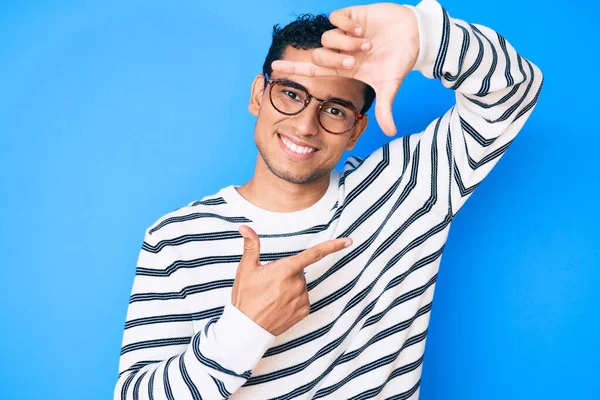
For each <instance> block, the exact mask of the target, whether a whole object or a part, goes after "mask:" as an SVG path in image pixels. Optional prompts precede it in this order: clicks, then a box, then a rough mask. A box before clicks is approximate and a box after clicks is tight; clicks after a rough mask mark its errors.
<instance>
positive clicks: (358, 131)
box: [346, 114, 369, 151]
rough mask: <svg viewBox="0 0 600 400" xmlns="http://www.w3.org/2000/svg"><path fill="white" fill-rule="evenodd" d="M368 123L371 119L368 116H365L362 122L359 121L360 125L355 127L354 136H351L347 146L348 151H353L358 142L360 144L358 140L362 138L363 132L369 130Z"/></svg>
mask: <svg viewBox="0 0 600 400" xmlns="http://www.w3.org/2000/svg"><path fill="white" fill-rule="evenodd" d="M368 122H369V117H368V116H367V114H365V115H363V117H362V119H361V120H360V121H358V123H357V124H356V126H355V127H354V130H353V132H352V136H350V139H348V144H346V151H348V150H352V149H353V148H354V146H355V145H356V142H358V138H360V136H361V135H362V134H363V132H364V131H365V129H366V128H367V123H368Z"/></svg>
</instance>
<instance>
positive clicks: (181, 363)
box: [179, 354, 202, 400]
mask: <svg viewBox="0 0 600 400" xmlns="http://www.w3.org/2000/svg"><path fill="white" fill-rule="evenodd" d="M183 357H184V355H183V354H182V355H180V356H179V372H181V377H182V378H183V381H184V382H185V384H186V386H187V388H188V389H189V390H190V394H191V395H192V399H194V400H202V396H200V391H198V388H197V387H196V385H195V384H194V382H193V381H192V378H190V375H189V374H188V372H187V369H186V368H185V363H184V360H183Z"/></svg>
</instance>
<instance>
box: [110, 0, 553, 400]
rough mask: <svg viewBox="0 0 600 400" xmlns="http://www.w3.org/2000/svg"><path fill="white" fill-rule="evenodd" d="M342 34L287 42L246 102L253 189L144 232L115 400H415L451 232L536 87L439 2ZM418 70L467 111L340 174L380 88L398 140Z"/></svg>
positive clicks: (275, 50)
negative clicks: (399, 108)
mask: <svg viewBox="0 0 600 400" xmlns="http://www.w3.org/2000/svg"><path fill="white" fill-rule="evenodd" d="M330 21H331V23H332V24H333V25H330V24H329V23H328V22H327V20H326V19H324V18H322V17H317V18H310V17H306V16H305V17H301V18H299V19H298V20H297V21H296V22H294V23H292V24H290V25H289V26H287V27H285V28H283V29H279V28H276V29H275V31H274V38H273V44H272V46H271V50H270V52H269V55H268V56H267V60H266V61H265V66H264V71H263V73H264V74H261V75H259V76H257V77H256V80H255V81H254V85H253V87H252V94H251V100H250V106H249V107H250V112H252V113H253V114H254V115H256V116H257V120H256V126H255V130H254V139H255V142H256V145H257V147H258V150H259V157H258V159H257V163H256V170H255V173H254V176H253V177H252V179H251V180H250V181H249V182H247V183H246V184H244V185H242V186H239V187H235V186H228V187H225V188H224V189H222V190H221V191H220V192H219V193H217V194H214V195H211V196H207V197H205V198H204V199H202V200H201V201H198V202H194V203H191V204H189V205H188V206H186V207H183V208H181V209H178V210H176V211H174V212H171V213H169V214H167V215H166V216H164V217H162V218H160V219H159V220H158V221H157V222H156V223H155V224H153V225H152V226H151V227H150V228H148V230H147V231H146V235H145V240H144V244H143V248H142V250H141V252H140V256H139V260H138V265H137V270H136V276H135V280H134V283H133V290H132V295H131V300H130V304H129V309H128V313H127V322H126V325H125V331H124V336H123V347H122V351H121V359H120V375H119V379H118V382H117V384H116V388H115V399H176V400H183V399H222V398H232V399H292V398H301V399H309V398H311V399H312V398H331V399H350V398H352V399H366V398H381V399H383V398H386V399H387V398H393V399H416V398H418V396H419V387H420V386H419V385H420V375H421V368H422V362H423V353H424V347H425V338H426V335H427V326H428V323H429V316H430V309H431V302H432V298H433V293H434V288H435V280H436V276H437V271H438V267H439V263H440V260H441V255H442V251H443V249H444V243H445V242H446V238H447V234H448V230H449V228H450V224H451V222H452V220H453V219H454V217H455V215H456V213H457V212H458V210H459V209H460V207H461V206H462V205H463V204H464V203H465V201H466V200H467V199H468V198H469V196H470V194H471V193H472V192H473V190H474V189H475V188H476V187H477V185H478V184H479V183H480V182H481V181H482V179H483V178H484V177H485V176H486V175H487V174H488V173H489V172H490V170H491V169H492V167H493V166H494V165H495V164H496V162H497V161H498V159H499V158H500V157H501V156H502V154H503V153H504V151H505V150H506V148H507V147H508V146H509V145H510V143H511V142H512V140H513V139H514V138H515V136H516V134H517V132H518V131H519V130H520V129H521V127H522V126H523V124H524V123H525V120H526V119H527V117H528V116H529V115H530V113H531V110H532V109H533V107H534V105H535V103H536V101H537V98H538V94H539V91H540V88H541V86H542V75H541V73H540V71H539V69H538V68H537V67H536V66H534V65H533V64H532V63H531V62H530V61H528V60H526V59H525V58H523V57H522V56H520V55H519V54H517V53H516V52H515V50H514V49H513V48H512V47H511V46H510V45H509V44H508V43H507V42H506V41H505V40H504V38H502V36H500V35H498V34H497V33H495V32H494V31H492V30H490V29H488V28H485V27H483V26H476V25H470V24H468V23H465V22H463V21H461V20H457V19H452V18H450V17H449V16H448V14H447V13H446V11H445V10H444V9H443V8H442V7H441V6H440V5H439V4H438V3H437V2H435V1H433V0H425V1H423V2H422V3H420V4H419V5H418V6H417V7H404V6H400V5H396V4H390V3H382V4H374V5H370V6H359V7H350V8H347V9H343V10H338V11H336V12H334V13H333V14H332V15H331V16H330ZM321 43H322V44H323V46H324V47H321ZM271 67H272V68H273V69H271ZM411 70H418V71H420V72H421V73H422V74H423V75H425V76H426V77H429V78H437V79H439V80H440V81H441V82H442V84H443V85H444V86H446V87H448V88H450V89H453V90H454V91H455V92H456V104H455V106H453V107H452V108H451V109H450V110H449V111H448V112H447V113H446V114H445V115H444V116H442V117H440V118H438V119H436V120H435V121H433V122H432V123H431V124H430V125H429V126H428V127H427V128H426V129H425V130H424V131H423V132H420V133H417V134H413V135H410V136H407V137H403V138H399V139H396V140H393V141H391V142H390V143H388V144H387V145H385V146H384V147H383V148H381V149H379V150H377V151H375V152H374V153H373V154H371V155H370V156H369V157H367V158H365V159H359V158H356V157H350V158H349V159H348V160H347V161H346V163H345V167H344V171H343V172H341V173H340V172H337V171H335V170H334V169H333V168H334V166H335V165H336V164H337V162H338V161H339V159H340V157H341V156H342V154H343V152H344V151H345V150H348V149H351V148H352V147H353V146H354V145H355V143H356V141H357V140H358V139H359V137H360V135H361V134H362V133H363V131H364V129H365V126H366V124H367V117H366V116H365V115H364V113H365V111H366V110H367V109H368V108H369V106H370V104H371V102H372V101H373V94H374V93H373V90H374V91H375V93H376V94H377V106H376V110H375V114H376V118H377V121H378V122H379V125H380V126H381V128H382V129H383V131H384V132H385V133H386V134H389V135H393V134H394V133H395V127H394V123H393V120H392V116H391V103H392V100H393V98H394V96H395V94H396V92H397V90H398V88H399V86H400V84H401V82H402V80H403V79H404V77H405V76H406V75H407V74H408V72H409V71H411Z"/></svg>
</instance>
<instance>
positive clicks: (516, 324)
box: [0, 0, 600, 400]
mask: <svg viewBox="0 0 600 400" xmlns="http://www.w3.org/2000/svg"><path fill="white" fill-rule="evenodd" d="M352 4H359V3H358V2H352V1H351V2H347V1H340V0H319V1H317V0H307V1H303V2H297V1H296V2H294V1H285V0H276V1H275V0H272V1H268V2H267V1H264V2H263V1H261V2H260V3H258V2H241V1H240V2H236V1H212V2H209V3H205V2H201V1H179V2H177V3H176V4H170V3H165V2H160V1H155V0H152V1H128V2H111V1H102V2H84V1H78V2H75V1H73V2H66V1H36V2H30V3H28V2H7V1H3V2H1V3H0V38H1V39H0V162H1V165H0V166H1V168H0V182H1V183H2V189H1V190H2V191H1V197H0V221H1V222H0V233H1V237H0V239H1V242H0V252H1V261H0V262H1V269H0V295H1V296H2V299H3V306H2V307H1V311H0V323H1V324H2V326H1V330H0V332H1V333H0V335H1V340H0V360H1V361H0V399H3V400H9V399H10V400H12V399H19V400H21V399H47V400H53V399H90V400H93V399H108V398H112V397H111V396H112V391H113V387H114V384H115V382H116V378H117V367H118V357H119V351H120V345H121V335H122V330H123V325H124V321H125V313H126V308H127V303H128V298H129V294H130V290H131V284H132V281H133V276H134V272H135V262H136V259H137V255H138V252H139V249H140V246H141V244H142V240H143V232H144V229H145V228H146V227H148V226H149V225H150V224H151V223H153V222H154V221H155V220H156V219H157V218H159V217H160V216H161V215H163V214H165V213H167V212H169V211H171V210H173V209H175V208H178V207H180V206H182V205H185V204H187V203H188V202H190V201H193V200H197V199H200V198H202V197H203V196H205V195H207V194H211V193H214V192H216V191H217V190H218V189H219V188H221V187H222V186H226V185H229V184H232V183H235V184H241V183H243V182H245V181H246V180H247V179H249V178H250V176H251V174H252V171H253V165H254V161H255V157H256V149H255V148H254V145H253V141H252V134H253V126H254V117H252V116H251V115H250V114H249V112H248V111H247V104H248V100H249V96H250V94H249V91H250V85H251V82H252V80H253V78H254V76H255V74H257V73H259V72H260V70H261V66H262V63H263V61H264V57H265V55H266V52H267V49H268V46H269V44H270V33H271V27H272V25H273V24H274V23H277V22H279V23H283V24H285V23H287V22H290V21H291V20H292V19H294V18H295V17H294V16H295V15H296V14H300V13H303V12H330V11H332V10H334V9H336V8H339V7H342V6H347V5H352ZM411 4H415V2H412V3H411ZM442 4H443V5H444V6H445V7H446V8H447V10H448V11H449V13H450V15H451V16H453V17H456V18H460V19H464V20H467V21H469V22H472V23H481V24H484V25H487V26H490V27H492V28H494V29H495V30H497V31H499V32H500V33H502V34H503V35H504V36H505V37H506V38H507V40H508V41H509V42H510V43H511V44H513V46H514V47H515V48H517V50H518V51H520V52H521V53H522V54H524V55H525V56H526V57H528V58H529V59H531V60H532V61H534V62H535V63H536V64H538V65H539V66H540V67H541V68H542V70H543V71H544V73H545V77H546V84H545V88H544V91H543V92H542V96H541V99H540V103H539V105H538V106H537V108H536V109H535V111H534V113H533V115H532V117H531V119H530V120H529V122H528V123H527V124H526V125H525V128H524V130H523V131H522V133H521V135H520V136H519V137H518V138H517V140H516V141H515V143H514V145H513V146H512V147H511V148H510V149H509V150H508V152H507V154H506V155H505V156H504V158H503V159H502V161H500V163H499V164H498V165H497V167H496V168H495V169H494V171H493V172H492V173H491V174H490V176H489V177H488V179H487V180H486V181H485V182H484V183H483V184H482V185H481V186H480V187H479V189H478V190H477V191H476V192H475V193H474V195H473V196H472V197H471V199H470V200H469V202H468V203H467V204H466V205H465V207H464V208H463V209H462V210H461V212H460V213H459V217H458V218H457V219H456V221H455V223H454V224H453V227H452V228H451V231H450V238H449V242H448V245H447V248H446V252H445V254H444V257H443V261H442V266H441V271H440V275H439V280H438V284H437V291H436V299H435V302H434V306H433V313H432V321H431V326H430V334H429V337H428V343H427V350H426V358H425V363H424V372H423V381H422V382H423V384H422V390H421V396H422V397H421V398H422V399H424V400H432V399H461V400H469V399H473V400H475V399H478V400H480V399H508V398H510V399H542V398H544V399H563V398H573V399H591V398H598V397H595V396H597V389H596V388H597V387H596V385H595V383H596V382H597V374H598V371H599V369H598V357H599V356H600V350H599V348H600V345H599V344H598V337H599V334H600V332H599V331H600V329H599V323H598V316H599V313H598V307H599V306H600V304H599V303H600V301H599V298H600V297H599V296H598V295H597V290H598V289H597V287H598V286H599V285H600V273H599V268H598V266H599V264H600V251H599V246H598V244H597V241H598V238H599V234H598V226H599V222H600V218H599V211H598V206H599V205H600V201H599V200H598V197H597V196H598V188H597V186H598V183H599V182H600V180H599V179H598V171H599V168H598V166H597V162H598V161H597V160H598V158H597V149H598V146H599V144H600V140H599V136H600V135H599V133H600V132H599V129H598V119H597V116H598V112H597V108H598V97H597V93H598V92H599V89H600V88H599V87H598V86H599V84H598V82H599V80H598V78H597V75H598V71H597V69H598V68H597V66H598V63H597V61H598V59H597V55H596V51H597V48H598V47H597V43H596V39H597V35H598V28H597V20H594V21H592V16H593V15H597V13H598V11H599V6H598V5H597V3H595V2H591V1H588V2H587V3H586V2H576V3H569V4H576V5H577V7H576V8H575V7H573V6H570V5H569V4H567V3H560V5H556V6H553V5H552V4H550V3H549V2H547V1H542V0H530V1H527V2H522V1H518V0H505V1H502V2H501V3H498V2H482V1H480V0H447V1H444V2H443V3H442ZM595 38H596V39H595ZM594 48H595V49H596V50H593V49H594ZM452 102H453V95H452V93H451V92H450V91H449V90H447V89H444V88H443V87H442V86H441V85H440V84H439V83H438V82H436V81H429V80H427V79H425V78H423V77H422V76H420V75H418V74H414V73H413V74H411V76H410V77H409V78H408V79H407V81H406V82H405V84H404V86H403V89H402V90H401V92H400V94H399V96H398V98H397V100H396V102H395V106H394V107H395V108H394V110H395V118H396V123H397V126H398V127H399V130H400V134H401V135H404V134H408V133H412V132H416V131H419V130H421V129H423V128H424V127H425V126H426V124H427V123H428V122H429V121H430V120H432V119H433V118H435V117H437V116H438V115H440V114H441V113H443V112H444V111H445V110H446V109H448V108H449V107H450V106H451V105H452ZM372 115H373V114H372V113H371V116H372ZM372 121H373V122H374V119H372ZM386 140H387V138H386V137H385V136H384V135H383V134H382V133H381V131H380V130H379V128H378V127H377V125H376V124H375V123H372V124H371V125H370V127H369V128H368V132H366V134H365V135H364V136H363V138H362V139H361V141H360V142H359V146H358V147H357V148H356V149H355V150H356V154H357V155H360V156H365V155H367V154H369V153H370V152H371V151H373V150H374V149H376V148H377V147H379V146H381V145H382V144H383V143H385V141H386Z"/></svg>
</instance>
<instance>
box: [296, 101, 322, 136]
mask: <svg viewBox="0 0 600 400" xmlns="http://www.w3.org/2000/svg"><path fill="white" fill-rule="evenodd" d="M318 113H319V103H318V102H317V101H311V102H310V103H309V104H308V106H307V107H306V108H305V109H304V110H302V112H301V113H300V114H297V115H294V116H293V123H294V127H295V128H296V130H297V131H298V134H300V135H305V136H315V135H317V134H318V133H319V126H320V125H319V121H318V119H317V118H318Z"/></svg>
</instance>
